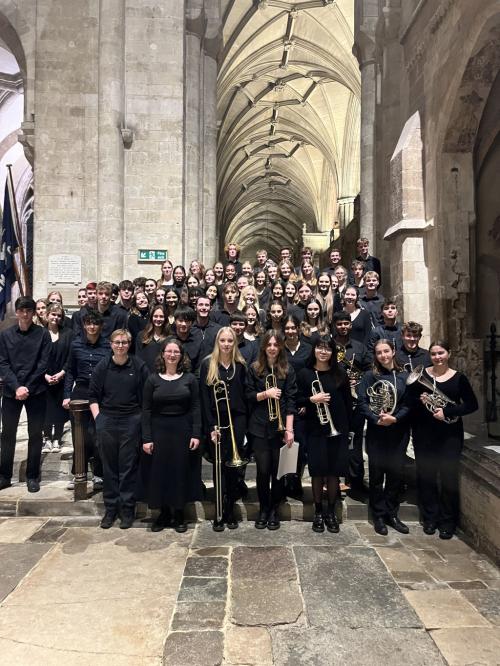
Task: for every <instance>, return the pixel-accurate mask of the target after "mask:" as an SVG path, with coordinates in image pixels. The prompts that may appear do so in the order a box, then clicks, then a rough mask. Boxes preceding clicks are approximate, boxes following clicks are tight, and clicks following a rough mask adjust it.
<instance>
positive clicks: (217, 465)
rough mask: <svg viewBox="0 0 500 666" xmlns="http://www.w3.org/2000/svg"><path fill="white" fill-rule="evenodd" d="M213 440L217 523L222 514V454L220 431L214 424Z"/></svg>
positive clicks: (220, 520) (220, 519)
mask: <svg viewBox="0 0 500 666" xmlns="http://www.w3.org/2000/svg"><path fill="white" fill-rule="evenodd" d="M215 433H216V436H215V441H214V450H215V455H214V476H215V478H214V486H215V520H216V522H217V523H221V522H222V516H223V513H222V512H223V506H224V505H223V497H222V456H221V445H220V438H221V433H220V429H219V426H215Z"/></svg>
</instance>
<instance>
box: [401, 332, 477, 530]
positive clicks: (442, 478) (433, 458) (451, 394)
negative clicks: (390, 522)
mask: <svg viewBox="0 0 500 666" xmlns="http://www.w3.org/2000/svg"><path fill="white" fill-rule="evenodd" d="M429 353H430V357H431V362H432V365H430V366H429V367H426V368H425V369H424V371H423V373H422V379H423V380H424V381H425V382H426V383H427V385H429V384H431V385H432V386H433V387H434V391H430V390H429V389H428V388H426V387H425V386H422V384H421V383H420V382H414V383H413V384H412V387H411V388H412V390H414V391H416V393H417V395H419V400H418V401H417V407H416V410H415V419H414V428H413V446H414V450H415V463H416V467H417V489H418V502H419V507H420V512H421V517H422V522H423V527H424V532H425V534H434V532H435V531H436V528H437V529H438V530H439V536H440V538H441V539H451V538H452V536H453V534H454V533H455V529H456V526H457V524H458V517H459V504H460V502H459V466H460V456H461V453H462V448H463V444H464V426H463V423H462V416H465V415H466V414H471V413H472V412H475V411H476V410H477V409H478V404H477V399H476V396H475V395H474V391H473V389H472V387H471V385H470V382H469V380H468V379H467V377H466V376H465V375H464V374H462V373H461V372H457V371H456V370H453V369H452V368H450V366H449V359H450V347H449V345H448V343H447V342H445V341H443V340H437V341H436V342H433V343H432V344H431V346H430V347H429ZM438 391H439V392H440V393H441V394H444V400H443V401H442V402H441V403H436V402H434V403H432V402H430V403H429V398H430V397H431V396H432V395H434V396H435V395H436V394H437V392H438ZM447 401H448V402H447ZM427 403H429V407H427V406H426V404H427ZM439 405H442V406H439Z"/></svg>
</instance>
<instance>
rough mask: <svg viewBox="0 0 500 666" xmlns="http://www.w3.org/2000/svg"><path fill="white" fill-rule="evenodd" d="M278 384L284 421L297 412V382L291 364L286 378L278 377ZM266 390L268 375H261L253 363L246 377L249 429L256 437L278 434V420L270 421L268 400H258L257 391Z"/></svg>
mask: <svg viewBox="0 0 500 666" xmlns="http://www.w3.org/2000/svg"><path fill="white" fill-rule="evenodd" d="M276 385H277V387H278V388H279V389H281V398H280V401H279V403H280V410H281V417H282V419H283V423H285V419H286V417H287V416H288V415H289V414H295V413H296V405H295V401H296V396H297V382H296V377H295V371H294V369H293V367H292V366H291V365H289V366H288V371H287V374H286V376H285V378H284V379H279V378H278V377H276ZM265 390H266V375H263V376H262V377H260V376H259V375H257V373H256V371H255V366H254V365H251V366H250V368H249V369H248V372H247V378H246V389H245V393H246V398H247V400H248V402H249V409H250V417H249V422H248V431H249V432H250V433H251V434H252V435H254V436H255V437H265V436H267V435H268V434H276V432H277V430H278V422H277V421H271V422H270V421H269V408H268V401H267V400H261V401H260V402H259V401H257V393H262V392H263V391H265Z"/></svg>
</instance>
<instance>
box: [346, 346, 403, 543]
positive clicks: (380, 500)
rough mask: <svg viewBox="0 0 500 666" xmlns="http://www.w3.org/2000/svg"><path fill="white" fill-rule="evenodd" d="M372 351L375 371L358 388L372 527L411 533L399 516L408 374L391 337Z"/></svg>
mask: <svg viewBox="0 0 500 666" xmlns="http://www.w3.org/2000/svg"><path fill="white" fill-rule="evenodd" d="M373 353H374V357H375V358H374V362H373V370H370V371H369V372H367V373H366V374H365V376H364V377H363V379H362V380H361V382H360V383H359V388H358V391H357V393H358V404H359V409H360V412H361V414H362V416H363V417H364V418H365V419H366V420H367V430H366V450H367V453H368V469H369V475H370V494H369V503H370V509H371V511H372V516H373V528H374V530H375V532H377V534H382V535H384V536H385V535H386V534H387V527H386V524H387V525H390V526H391V527H392V528H393V529H395V530H396V531H398V532H401V533H402V534H408V532H409V529H408V526H407V525H405V524H404V523H402V522H401V521H400V520H399V518H398V511H399V501H400V491H401V485H402V481H403V466H404V458H405V453H406V447H407V444H408V428H409V424H408V420H407V417H408V414H409V411H410V407H409V400H408V392H407V390H406V379H407V377H408V373H407V372H404V370H403V369H402V368H401V366H400V365H399V364H398V362H397V361H396V358H395V351H394V347H393V346H392V344H391V343H390V342H389V341H388V340H377V342H376V343H375V347H374V350H373ZM384 482H385V483H384Z"/></svg>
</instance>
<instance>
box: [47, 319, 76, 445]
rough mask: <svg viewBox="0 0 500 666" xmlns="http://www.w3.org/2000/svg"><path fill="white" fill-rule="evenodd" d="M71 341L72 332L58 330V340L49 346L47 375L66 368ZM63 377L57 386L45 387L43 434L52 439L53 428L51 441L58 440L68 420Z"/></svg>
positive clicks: (66, 329)
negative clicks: (45, 402)
mask: <svg viewBox="0 0 500 666" xmlns="http://www.w3.org/2000/svg"><path fill="white" fill-rule="evenodd" d="M72 340H73V331H72V329H71V328H70V327H66V326H64V327H63V328H61V329H60V330H59V338H58V339H57V340H56V341H55V342H52V343H51V345H50V355H49V363H48V366H47V373H46V374H48V375H55V374H56V373H58V372H61V370H63V369H64V368H65V367H66V363H67V361H68V357H69V349H70V346H71V341H72ZM63 393H64V377H63V378H62V379H61V381H60V382H59V383H58V384H49V385H48V387H47V405H46V409H45V424H44V428H43V430H44V434H45V436H46V437H49V439H52V427H54V434H53V439H54V440H59V439H61V437H62V434H63V428H64V424H65V423H66V421H68V420H69V410H67V409H64V407H63V406H62V401H63V399H64V395H63Z"/></svg>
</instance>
